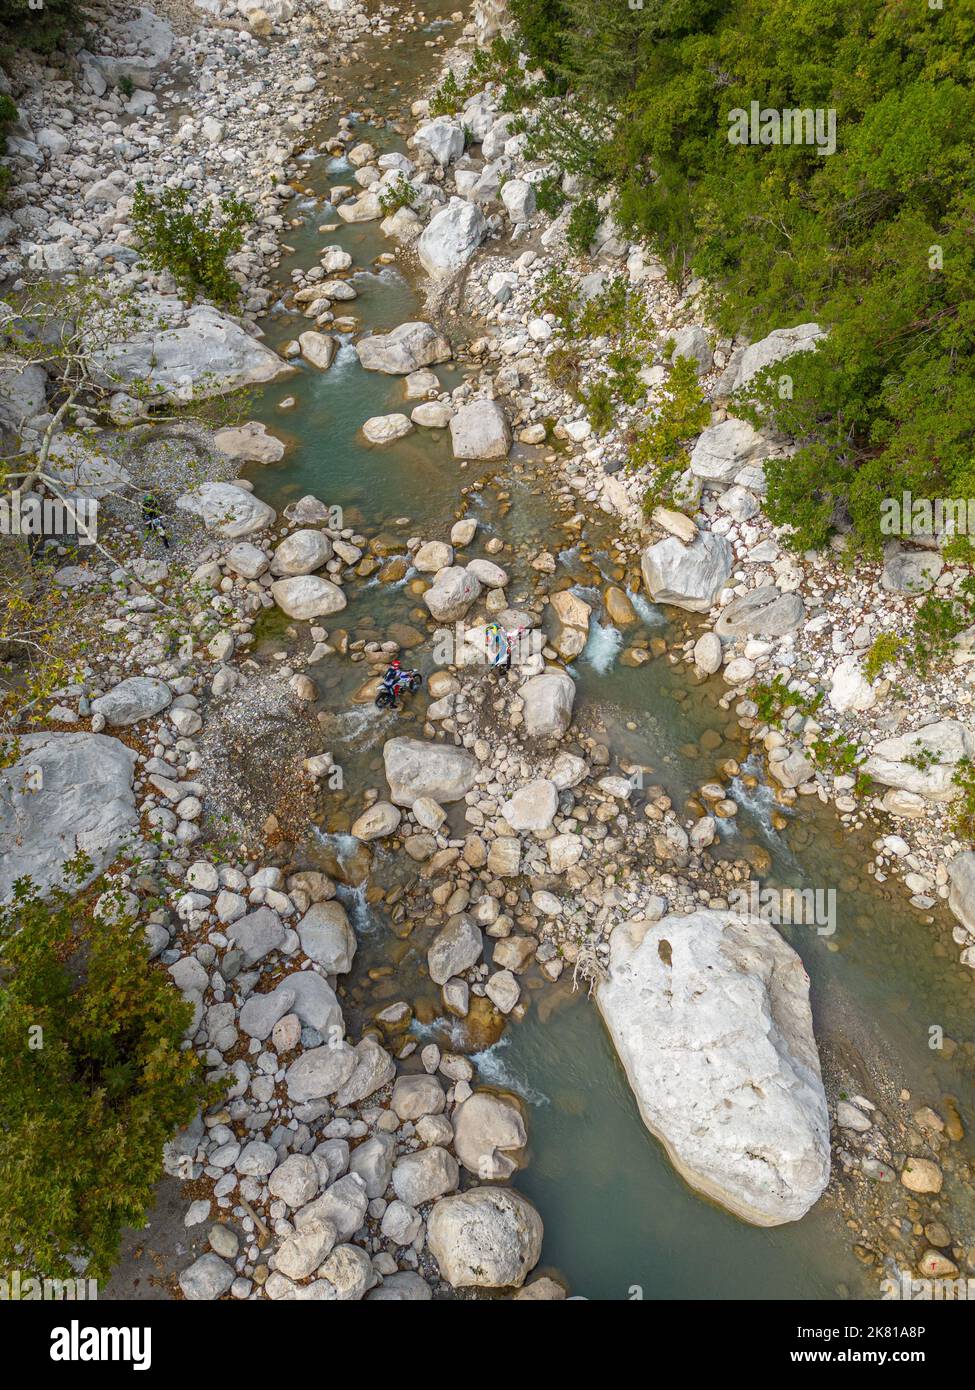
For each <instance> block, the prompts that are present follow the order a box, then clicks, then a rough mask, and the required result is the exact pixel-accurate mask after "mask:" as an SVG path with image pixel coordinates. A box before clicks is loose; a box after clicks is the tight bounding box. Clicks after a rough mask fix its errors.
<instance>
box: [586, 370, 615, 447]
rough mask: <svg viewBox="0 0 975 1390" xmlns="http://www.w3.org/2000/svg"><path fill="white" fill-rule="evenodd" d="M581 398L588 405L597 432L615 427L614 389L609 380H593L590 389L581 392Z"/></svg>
mask: <svg viewBox="0 0 975 1390" xmlns="http://www.w3.org/2000/svg"><path fill="white" fill-rule="evenodd" d="M579 400H580V401H581V402H582V404H583V405H584V406H585V407H586V413H587V415H588V416H589V423H590V424H591V425H592V427H593V429H594V430H595V431H596V433H597V434H605V433H606V432H607V431H608V430H611V429H612V428H613V418H614V413H613V391H612V387H611V386H610V384H609V382H608V381H606V380H604V379H601V380H599V381H595V382H593V384H592V386H591V387H590V388H589V390H588V391H581V392H580V393H579Z"/></svg>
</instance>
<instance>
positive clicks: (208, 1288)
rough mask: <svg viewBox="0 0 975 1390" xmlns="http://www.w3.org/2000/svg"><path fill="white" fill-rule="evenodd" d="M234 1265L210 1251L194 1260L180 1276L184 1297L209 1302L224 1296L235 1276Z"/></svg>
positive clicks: (193, 1300)
mask: <svg viewBox="0 0 975 1390" xmlns="http://www.w3.org/2000/svg"><path fill="white" fill-rule="evenodd" d="M235 1277H236V1276H235V1274H234V1270H233V1267H232V1266H231V1265H229V1264H227V1263H226V1261H224V1260H221V1258H220V1256H219V1255H214V1254H213V1253H212V1252H208V1253H207V1254H206V1255H201V1256H200V1258H199V1259H198V1260H194V1261H193V1263H192V1264H191V1265H190V1267H189V1268H188V1269H184V1270H183V1272H182V1274H181V1275H180V1276H179V1286H180V1288H181V1289H182V1291H183V1297H184V1298H188V1299H190V1300H191V1301H192V1302H209V1301H212V1300H213V1299H215V1298H222V1297H223V1295H224V1294H225V1293H226V1292H227V1290H228V1289H229V1288H230V1286H231V1284H232V1283H233V1282H234V1278H235Z"/></svg>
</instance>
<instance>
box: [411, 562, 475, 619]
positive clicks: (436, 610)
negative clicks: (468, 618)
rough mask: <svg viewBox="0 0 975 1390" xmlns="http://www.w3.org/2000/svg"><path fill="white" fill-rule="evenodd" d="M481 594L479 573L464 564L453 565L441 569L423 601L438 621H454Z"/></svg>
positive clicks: (460, 616) (462, 614) (461, 615)
mask: <svg viewBox="0 0 975 1390" xmlns="http://www.w3.org/2000/svg"><path fill="white" fill-rule="evenodd" d="M480 595H481V581H480V580H479V579H478V577H477V575H476V574H474V573H473V571H472V570H469V569H464V567H463V566H462V565H451V566H450V568H449V569H444V570H441V571H440V573H439V574H438V575H437V577H436V580H435V582H434V584H433V585H432V586H431V587H430V588H429V589H427V591H426V593H425V594H424V595H423V602H424V603H425V604H426V606H427V607H428V608H429V610H430V613H431V616H432V617H433V618H435V619H436V621H437V622H438V623H454V622H456V621H457V619H458V618H462V617H463V616H464V614H465V613H466V612H467V610H468V608H470V606H471V604H472V603H473V602H474V600H475V599H477V598H479V597H480Z"/></svg>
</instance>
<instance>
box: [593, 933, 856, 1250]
mask: <svg viewBox="0 0 975 1390" xmlns="http://www.w3.org/2000/svg"><path fill="white" fill-rule="evenodd" d="M596 1000H597V1003H598V1006H599V1010H600V1013H601V1014H602V1016H603V1019H604V1021H605V1023H606V1026H607V1028H608V1029H609V1033H610V1036H611V1038H612V1040H613V1043H614V1046H615V1047H616V1051H617V1053H618V1054H619V1057H620V1060H621V1061H622V1063H623V1066H624V1068H625V1070H626V1073H627V1077H628V1078H629V1082H630V1085H631V1087H632V1089H633V1092H634V1095H635V1096H636V1099H637V1103H638V1105H639V1107H640V1113H641V1115H642V1116H643V1120H644V1123H645V1124H646V1126H647V1128H648V1129H649V1130H650V1131H651V1132H652V1133H653V1134H655V1135H656V1136H657V1138H659V1139H660V1140H661V1142H662V1143H663V1145H664V1147H665V1148H666V1150H667V1153H668V1155H669V1157H670V1159H671V1161H672V1163H673V1164H674V1166H675V1167H676V1168H677V1170H678V1171H679V1172H680V1173H681V1175H682V1176H683V1177H684V1178H685V1179H686V1181H687V1182H688V1183H690V1185H691V1186H692V1187H694V1188H696V1189H697V1190H698V1191H699V1192H702V1193H704V1194H705V1195H706V1196H708V1197H711V1198H712V1199H713V1200H714V1201H716V1202H719V1203H720V1204H721V1205H722V1206H724V1207H727V1208H728V1210H729V1211H732V1212H734V1213H735V1215H736V1216H740V1217H741V1218H742V1219H743V1220H745V1221H750V1222H752V1223H753V1224H754V1225H757V1226H777V1225H780V1224H782V1223H783V1222H786V1221H797V1220H798V1219H799V1218H800V1217H801V1216H803V1215H804V1214H805V1213H806V1212H807V1211H808V1210H809V1208H810V1207H811V1206H812V1205H813V1203H814V1202H816V1201H817V1200H818V1198H819V1197H820V1196H821V1194H822V1192H823V1190H824V1188H825V1187H826V1183H827V1182H828V1180H829V1162H830V1149H829V1116H828V1112H827V1108H826V1095H825V1092H824V1090H823V1083H822V1077H821V1074H820V1066H819V1055H818V1052H817V1049H816V1041H815V1038H814V1037H813V1031H812V1015H811V1012H810V1008H809V980H808V977H807V975H806V973H805V971H804V969H803V966H802V961H801V960H800V959H799V957H798V955H797V954H796V953H795V951H793V949H792V947H791V946H789V945H787V943H786V942H785V941H784V940H783V939H782V937H781V936H779V934H778V932H777V931H776V930H775V928H774V927H772V926H771V925H769V924H768V923H767V922H764V921H762V920H761V919H759V918H742V917H740V916H738V915H737V914H735V913H732V912H713V911H704V910H702V911H699V912H693V913H690V914H689V915H687V916H683V917H678V916H671V917H665V918H664V919H663V920H662V921H660V922H658V923H656V924H655V925H653V926H650V927H647V925H646V924H645V923H640V924H630V925H629V926H621V927H618V928H617V930H616V931H615V932H614V933H613V936H612V938H611V966H610V974H609V978H608V979H607V980H605V981H604V982H603V983H602V984H600V986H599V988H598V990H597V993H596Z"/></svg>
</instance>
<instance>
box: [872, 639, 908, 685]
mask: <svg viewBox="0 0 975 1390" xmlns="http://www.w3.org/2000/svg"><path fill="white" fill-rule="evenodd" d="M903 646H904V638H903V637H898V636H897V634H896V633H894V632H882V633H881V634H880V636H879V637H875V638H874V641H873V644H872V646H871V648H870V650H869V651H868V652H867V655H866V659H865V660H864V663H863V674H864V675H865V676H866V678H867V680H868V681H872V680H876V678H877V677H878V676H879V675H880V673H881V671H882V670H883V669H884V667H885V666H889V665H890V663H891V662H892V661H896V660H897V658H898V656H899V655H900V653H901V650H902V648H903Z"/></svg>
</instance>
